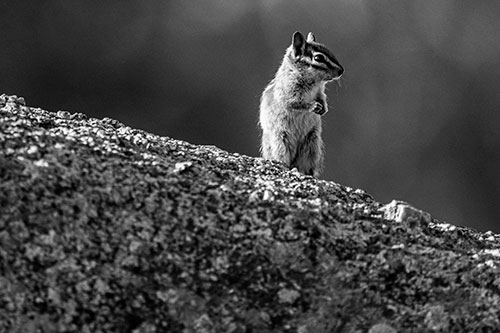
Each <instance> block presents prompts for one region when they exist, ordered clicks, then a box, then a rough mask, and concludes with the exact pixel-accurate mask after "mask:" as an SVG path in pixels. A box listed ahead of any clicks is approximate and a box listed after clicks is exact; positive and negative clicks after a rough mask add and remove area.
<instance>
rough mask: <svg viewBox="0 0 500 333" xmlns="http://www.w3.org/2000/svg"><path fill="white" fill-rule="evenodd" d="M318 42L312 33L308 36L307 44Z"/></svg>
mask: <svg viewBox="0 0 500 333" xmlns="http://www.w3.org/2000/svg"><path fill="white" fill-rule="evenodd" d="M315 41H316V37H314V35H313V33H312V32H310V33H308V34H307V42H308V43H311V42H315Z"/></svg>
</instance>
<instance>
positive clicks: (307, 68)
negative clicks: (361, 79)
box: [288, 31, 344, 81]
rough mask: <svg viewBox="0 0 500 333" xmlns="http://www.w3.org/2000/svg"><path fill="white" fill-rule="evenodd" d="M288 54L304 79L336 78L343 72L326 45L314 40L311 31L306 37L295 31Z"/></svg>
mask: <svg viewBox="0 0 500 333" xmlns="http://www.w3.org/2000/svg"><path fill="white" fill-rule="evenodd" d="M288 56H289V58H290V61H291V62H292V63H293V64H294V66H295V67H296V68H297V69H298V70H299V71H300V72H301V74H302V75H303V76H304V78H306V79H308V78H310V79H311V80H314V79H319V80H320V81H331V80H337V79H339V78H340V77H341V76H342V73H343V72H344V68H343V67H342V66H341V65H340V63H339V61H338V60H337V58H335V56H334V55H333V53H332V52H331V51H330V50H328V49H327V48H326V46H324V45H323V44H320V43H317V42H316V38H315V37H314V35H313V34H312V32H310V33H309V34H308V35H307V39H306V38H304V35H302V34H301V33H300V32H298V31H296V32H295V33H294V34H293V37H292V45H291V46H290V48H289V52H288Z"/></svg>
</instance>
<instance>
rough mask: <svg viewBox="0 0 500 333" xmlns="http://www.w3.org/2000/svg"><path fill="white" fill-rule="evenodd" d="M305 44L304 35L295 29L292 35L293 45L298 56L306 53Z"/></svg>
mask: <svg viewBox="0 0 500 333" xmlns="http://www.w3.org/2000/svg"><path fill="white" fill-rule="evenodd" d="M305 44H306V43H305V39H304V35H303V34H301V33H300V32H299V31H295V32H294V34H293V37H292V45H293V51H294V53H295V56H296V57H298V56H300V55H302V54H304V49H305Z"/></svg>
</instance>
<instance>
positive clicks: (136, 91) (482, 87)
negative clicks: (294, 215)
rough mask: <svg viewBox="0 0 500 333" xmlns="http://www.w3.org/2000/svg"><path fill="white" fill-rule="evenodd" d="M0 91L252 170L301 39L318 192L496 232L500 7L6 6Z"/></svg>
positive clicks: (91, 1)
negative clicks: (323, 72)
mask: <svg viewBox="0 0 500 333" xmlns="http://www.w3.org/2000/svg"><path fill="white" fill-rule="evenodd" d="M0 10H1V12H2V19H1V20H0V33H1V47H0V93H7V94H17V95H20V96H24V97H25V98H26V100H27V103H28V105H30V106H39V107H42V108H44V109H47V110H51V111H57V110H68V111H71V112H83V113H86V114H87V115H89V116H93V117H98V118H102V117H112V118H115V119H118V120H120V121H121V122H123V123H125V124H127V125H129V126H132V127H137V128H141V129H144V130H146V131H149V132H152V133H155V134H159V135H162V136H170V137H173V138H176V139H182V140H186V141H189V142H192V143H196V144H211V145H217V146H218V147H220V148H223V149H225V150H228V151H230V152H238V153H241V154H246V155H250V156H258V154H259V151H258V147H259V130H258V127H257V118H258V116H257V115H258V107H259V98H260V94H261V92H262V90H263V89H264V87H265V86H266V84H267V83H268V82H269V81H270V80H271V79H272V78H273V76H274V73H275V71H276V70H277V68H278V66H279V64H280V62H281V58H282V56H283V53H284V50H285V49H286V47H287V46H288V45H289V44H290V41H291V36H292V33H293V32H294V31H295V30H300V31H302V32H303V33H307V32H309V31H312V32H314V33H315V35H316V38H317V40H318V41H319V42H322V43H324V44H326V45H327V46H328V47H329V48H330V49H331V50H332V51H333V52H334V53H335V55H336V56H337V58H338V59H339V61H340V62H341V64H342V65H343V66H344V68H345V69H346V72H345V74H344V76H343V78H342V80H341V81H340V85H338V84H336V83H330V84H329V85H328V87H329V89H328V96H329V105H330V112H329V113H328V114H327V115H326V116H325V117H324V118H323V122H324V141H325V143H326V151H327V155H326V169H325V171H324V173H323V175H322V178H324V179H327V180H333V181H335V182H338V183H341V184H343V185H347V186H350V187H353V188H363V189H365V190H367V191H368V192H369V193H370V194H372V195H373V196H374V197H375V199H376V200H377V201H380V202H388V201H390V200H392V199H395V198H397V199H401V200H405V201H408V202H410V203H411V204H413V205H415V206H417V207H419V208H421V209H423V210H426V211H428V212H430V213H431V214H432V215H433V216H434V217H436V218H439V219H441V220H444V221H447V222H450V223H453V224H457V225H467V226H471V227H474V228H476V229H479V230H481V231H486V230H493V231H495V232H500V221H499V216H500V202H499V198H500V172H499V163H498V161H499V158H500V131H499V130H498V128H499V125H500V112H499V111H500V110H499V105H500V89H499V87H500V19H499V18H500V2H499V1H497V0H490V1H488V0H484V1H466V0H439V1H435V0H420V1H411V0H405V1H402V0H334V1H332V0H309V1H303V0H286V1H285V0H259V1H257V0H255V1H253V0H226V1H222V0H203V1H202V0H200V1H181V0H178V1H175V0H171V1H138V0H137V1H132V0H120V1H96V0H88V1H73V0H59V1H55V0H46V1H8V2H7V1H2V2H1V3H0Z"/></svg>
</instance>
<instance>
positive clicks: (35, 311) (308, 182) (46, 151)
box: [0, 95, 500, 333]
mask: <svg viewBox="0 0 500 333" xmlns="http://www.w3.org/2000/svg"><path fill="white" fill-rule="evenodd" d="M0 107H1V108H0V332H92V333H94V332H134V333H139V332H144V333H145V332H186V333H187V332H200V333H201V332H207V333H208V332H216V333H218V332H262V333H263V332H298V333H308V332H310V333H312V332H371V333H375V332H452V331H455V332H472V331H480V330H481V329H482V330H483V331H495V330H499V329H500V315H499V313H500V277H499V276H500V274H499V273H500V268H499V267H500V245H499V244H500V238H499V237H498V236H497V235H494V234H491V233H486V234H481V233H478V232H476V231H474V230H471V229H467V228H459V227H455V226H453V225H449V224H446V223H441V222H439V221H436V220H432V219H431V217H430V216H429V215H428V214H426V213H424V212H422V211H420V210H417V209H414V208H412V207H410V206H408V205H406V204H404V203H400V202H394V203H392V204H391V205H389V206H382V205H381V204H380V203H378V202H376V201H375V200H374V199H373V198H372V197H371V196H370V195H368V194H367V193H365V192H364V191H362V190H353V189H351V188H348V187H344V186H341V185H339V184H336V183H333V182H328V181H323V180H318V179H315V178H312V177H308V176H304V175H301V174H299V173H297V172H295V171H293V170H292V171H289V170H286V169H285V168H284V167H283V166H281V165H279V164H277V163H273V162H269V161H263V160H262V159H260V158H252V157H247V156H241V155H238V154H230V153H228V152H225V151H223V150H220V149H218V148H216V147H213V146H196V145H192V144H189V143H186V142H182V141H178V140H173V139H170V138H166V137H158V136H155V135H152V134H149V133H146V132H144V131H140V130H136V129H133V128H130V127H127V126H124V125H123V124H121V123H119V122H117V121H116V120H112V119H108V118H105V119H102V120H98V119H87V117H86V116H85V115H83V114H81V113H73V114H71V113H69V112H66V111H59V112H47V111H44V110H41V109H38V108H30V107H26V106H25V102H24V100H23V99H22V98H17V97H16V96H6V95H2V96H1V97H0Z"/></svg>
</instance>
